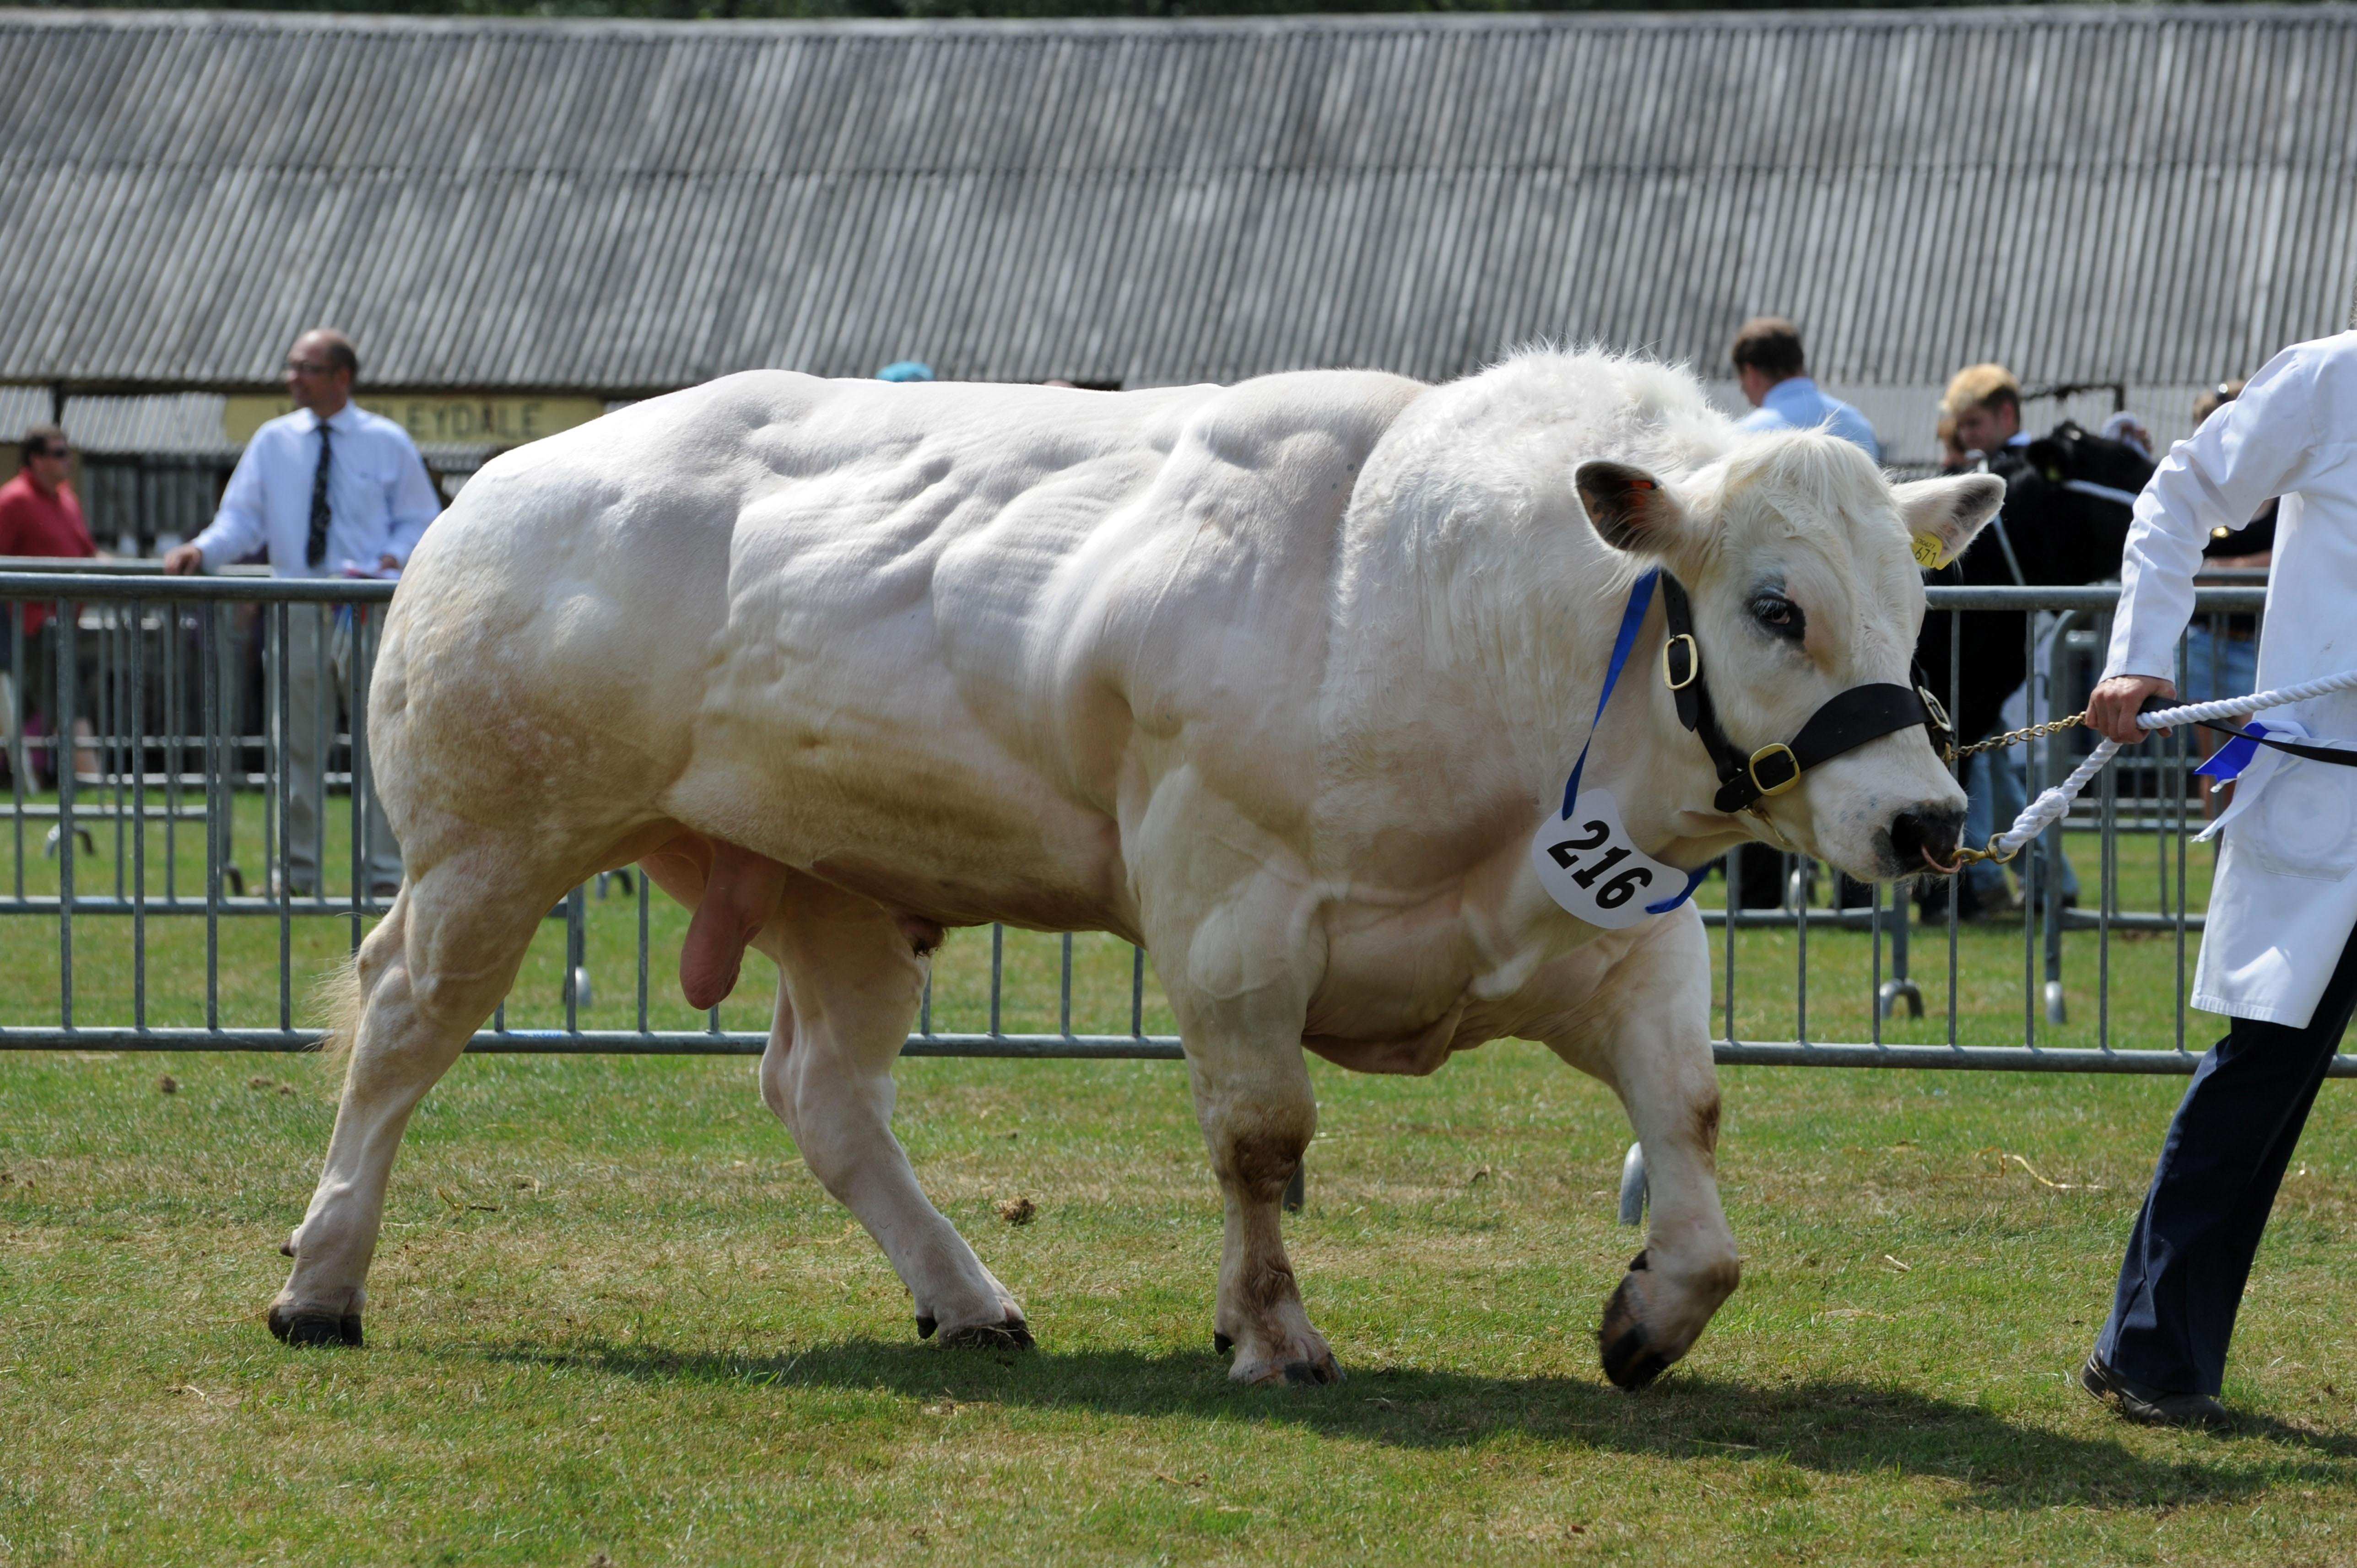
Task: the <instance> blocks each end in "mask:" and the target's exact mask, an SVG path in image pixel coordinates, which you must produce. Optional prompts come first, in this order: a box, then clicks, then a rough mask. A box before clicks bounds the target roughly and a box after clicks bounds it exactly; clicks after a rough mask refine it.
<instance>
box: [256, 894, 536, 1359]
mask: <svg viewBox="0 0 2357 1568" xmlns="http://www.w3.org/2000/svg"><path fill="white" fill-rule="evenodd" d="M565 886H566V883H565V878H564V877H563V876H561V875H559V876H553V877H535V876H530V875H525V866H524V865H523V864H522V862H521V861H520V860H519V859H518V858H517V857H515V856H513V855H510V854H500V853H498V852H496V851H493V850H481V851H479V852H477V853H475V854H459V855H455V856H452V857H450V858H447V859H445V860H442V861H440V862H439V863H437V864H436V865H433V866H431V867H430V868H428V869H427V870H426V871H425V873H424V874H423V875H422V876H419V877H417V878H416V879H414V880H413V881H411V882H409V883H407V884H405V885H404V886H403V888H402V890H401V894H400V896H399V897H396V898H395V899H394V900H393V908H392V910H391V911H390V912H389V913H388V914H387V915H386V916H385V918H383V919H382V921H380V922H379V923H378V925H377V927H376V929H374V930H372V931H371V932H370V933H369V935H368V938H367V940H364V941H363V942H361V950H360V955H359V958H358V960H357V961H356V962H355V964H354V966H353V971H352V974H351V977H350V978H351V982H352V983H353V984H354V986H355V988H356V994H354V995H351V996H350V997H349V998H347V999H346V1002H347V1005H345V1006H344V1007H342V1008H340V1009H339V1011H340V1012H342V1013H344V1014H345V1016H343V1017H340V1018H339V1019H338V1020H337V1021H336V1034H337V1036H339V1037H338V1038H337V1039H336V1040H334V1041H332V1042H331V1045H337V1044H344V1043H349V1045H350V1053H351V1054H350V1061H349V1062H348V1063H347V1064H346V1066H345V1069H344V1087H343V1096H342V1099H341V1101H339V1104H338V1106H337V1108H336V1130H335V1133H334V1134H333V1135H332V1136H331V1137H330V1138H329V1140H328V1158H327V1164H326V1165H325V1167H324V1168H323V1169H322V1170H321V1171H320V1173H319V1185H318V1188H317V1191H316V1192H314V1193H313V1194H312V1197H311V1207H310V1209H309V1210H308V1211H307V1213H306V1214H305V1215H304V1217H303V1223H302V1224H301V1225H300V1226H298V1227H297V1228H296V1230H295V1233H294V1235H293V1236H292V1237H291V1238H290V1239H289V1240H288V1241H287V1243H286V1246H285V1251H286V1252H287V1254H288V1255H289V1256H291V1257H293V1258H294V1260H295V1268H294V1272H293V1273H291V1274H290V1275H289V1276H288V1277H287V1281H286V1287H285V1289H284V1290H282V1291H280V1292H279V1293H278V1299H277V1300H276V1301H275V1302H274V1303H273V1304H272V1305H271V1308H270V1328H271V1332H272V1333H274V1334H275V1335H277V1336H278V1337H280V1338H281V1339H284V1340H285V1341H286V1342H287V1343H288V1344H290V1345H335V1344H342V1345H357V1344H359V1343H360V1342H361V1305H362V1301H363V1298H364V1295H365V1286H366V1282H367V1278H368V1270H369V1261H370V1259H371V1258H372V1257H373V1256H374V1255H375V1252H376V1241H377V1233H378V1230H380V1228H381V1227H382V1223H383V1219H384V1190H385V1182H386V1179H387V1178H388V1177H389V1176H390V1175H391V1174H392V1170H393V1155H394V1152H395V1151H396V1150H397V1149H398V1148H399V1147H400V1144H401V1134H402V1132H403V1130H404V1128H406V1127H407V1126H408V1124H409V1115H410V1112H412V1111H414V1110H415V1109H416V1108H417V1102H418V1101H420V1100H423V1099H424V1098H425V1091H426V1090H429V1089H431V1088H433V1087H434V1084H435V1082H436V1080H437V1079H440V1078H441V1076H442V1074H443V1073H444V1072H445V1071H447V1069H449V1066H450V1064H451V1063H452V1062H454V1061H456V1060H457V1059H458V1056H459V1053H460V1052H461V1051H463V1050H464V1049H465V1048H466V1045H467V1040H468V1036H471V1035H473V1034H474V1032H475V1030H476V1029H477V1028H478V1027H479V1026H481V1024H482V1022H483V1020H484V1019H485V1018H487V1017H489V1016H490V1013H491V1009H492V1008H494V1007H496V1006H497V1005H499V1002H500V997H502V996H504V995H506V994H507V991H508V987H509V984H510V983H511V982H512V981H513V980H514V978H515V972H516V969H517V967H518V965H519V964H521V963H522V960H523V955H524V950H525V949H526V948H528V947H529V946H530V945H531V943H532V938H533V932H534V931H535V930H537V929H539V925H540V919H541V917H542V916H543V915H544V914H546V913H547V911H548V908H549V906H550V905H551V904H552V903H554V901H555V899H557V898H558V897H562V896H563V893H564V889H565Z"/></svg>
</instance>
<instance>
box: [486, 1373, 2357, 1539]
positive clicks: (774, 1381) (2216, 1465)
mask: <svg viewBox="0 0 2357 1568" xmlns="http://www.w3.org/2000/svg"><path fill="white" fill-rule="evenodd" d="M485 1354H486V1355H487V1356H488V1357H490V1359H494V1360H498V1361H502V1362H506V1363H511V1364H530V1365H537V1366H544V1367H570V1368H578V1369H587V1370H590V1371H593V1372H598V1373H602V1374H605V1375H608V1376H613V1377H619V1378H628V1379H631V1380H640V1381H647V1382H658V1383H667V1384H737V1385H747V1386H763V1385H766V1386H771V1387H777V1388H785V1389H828V1390H837V1391H881V1392H886V1393H895V1394H899V1395H902V1396H904V1397H907V1398H909V1399H912V1400H927V1401H931V1400H938V1399H941V1398H942V1397H943V1396H947V1397H949V1398H951V1399H953V1400H955V1401H957V1402H960V1403H973V1404H991V1405H997V1406H1001V1407H1006V1408H1023V1409H1030V1410H1044V1411H1076V1412H1092V1413H1096V1414H1105V1415H1118V1416H1134V1417H1141V1418H1153V1417H1171V1416H1177V1417H1182V1418H1191V1419H1196V1420H1201V1421H1206V1422H1214V1421H1216V1422H1223V1423H1225V1422H1237V1421H1247V1422H1258V1423H1267V1424H1268V1425H1271V1426H1276V1427H1286V1428H1293V1429H1297V1430H1300V1431H1305V1432H1308V1433H1312V1434H1317V1435H1319V1436H1324V1437H1336V1438H1348V1439H1352V1440H1356V1441H1361V1442H1372V1443H1381V1444H1390V1445H1393V1446H1396V1447H1402V1448H1415V1449H1440V1448H1462V1447H1470V1446H1473V1445H1476V1444H1485V1443H1490V1442H1493V1441H1496V1440H1499V1439H1512V1440H1518V1441H1526V1442H1534V1443H1538V1444H1563V1445H1566V1446H1570V1447H1578V1448H1585V1449H1590V1450H1602V1451H1609V1452H1616V1453H1625V1454H1631V1455H1652V1456H1667V1457H1687V1458H1701V1457H1705V1456H1712V1457H1718V1458H1723V1459H1734V1460H1738V1461H1742V1460H1753V1461H1781V1462H1784V1463H1788V1464H1790V1465H1792V1466H1798V1467H1799V1468H1802V1469H1803V1470H1813V1471H1817V1472H1820V1473H1823V1474H1826V1475H1862V1474H1869V1473H1873V1472H1877V1471H1889V1470H1896V1471H1899V1472H1901V1473H1904V1474H1907V1475H1910V1476H1921V1477H1937V1478H1940V1479H1943V1480H1946V1481H1949V1482H1952V1483H1953V1484H1955V1485H1956V1486H1957V1487H1961V1488H1963V1491H1964V1498H1966V1499H1967V1500H1969V1501H1970V1502H1971V1503H1973V1504H1974V1505H1975V1506H1979V1507H1985V1508H1992V1509H2046V1508H2056V1507H2099V1508H2122V1507H2137V1508H2150V1507H2177V1506H2183V1505H2186V1504H2190V1503H2198V1502H2219V1501H2233V1500H2235V1499H2237V1498H2244V1497H2248V1496H2251V1495H2254V1494H2255V1493H2257V1492H2260V1491H2262V1490H2264V1489H2266V1488H2268V1487H2276V1486H2281V1485H2285V1484H2292V1483H2298V1482H2299V1481H2303V1480H2305V1481H2311V1482H2315V1481H2324V1482H2338V1483H2344V1484H2345V1483H2349V1482H2352V1481H2357V1438H2352V1437H2344V1436H2341V1435H2337V1434H2330V1433H2319V1432H2315V1431H2310V1430H2307V1429H2304V1428H2299V1427H2294V1426H2289V1425H2287V1424H2285V1423H2280V1422H2276V1421H2270V1420H2264V1419H2263V1420H2260V1421H2257V1422H2254V1423H2249V1424H2248V1425H2246V1427H2245V1428H2244V1432H2243V1434H2242V1436H2244V1437H2246V1438H2259V1439H2266V1440H2271V1441H2273V1442H2274V1443H2276V1444H2282V1445H2283V1446H2284V1447H2287V1448H2289V1449H2292V1450H2294V1452H2293V1453H2291V1454H2286V1453H2284V1452H2283V1451H2282V1450H2281V1449H2279V1448H2278V1449H2267V1448H2259V1447H2256V1446H2254V1445H2252V1444H2248V1443H2244V1442H2240V1441H2238V1440H2237V1439H2236V1438H2233V1437H2229V1438H2225V1439H2219V1438H2212V1437H2201V1436H2187V1437H2185V1438H2183V1439H2181V1441H2182V1442H2184V1443H2185V1444H2187V1447H2186V1450H2185V1452H2184V1453H2183V1454H2182V1455H2179V1456H2176V1457H2154V1456H2151V1455H2145V1454H2139V1453H2137V1452H2136V1451H2134V1450H2133V1449H2131V1448H2130V1447H2129V1446H2128V1445H2127V1444H2125V1443H2123V1442H2121V1441H2120V1440H2119V1439H2117V1438H2114V1437H2103V1438H2089V1437H2082V1436H2074V1435H2072V1434H2065V1433H2058V1432H2054V1431H2051V1430H2048V1429H2046V1428H2043V1427H2040V1426H2038V1425H2033V1424H2027V1423H2020V1422H2016V1421H2010V1420H2007V1419H2005V1418H2004V1417H2002V1416H1999V1415H1996V1414H1994V1413H1992V1412H1987V1411H1985V1410H1982V1409H1980V1408H1978V1407H1977V1406H1975V1405H1970V1404H1963V1403H1958V1402H1952V1401H1947V1400H1941V1399H1937V1398H1933V1397H1931V1396H1928V1395H1925V1394H1921V1393H1917V1392H1914V1391H1910V1390H1907V1389H1903V1388H1893V1387H1887V1386H1877V1385H1872V1384H1867V1383H1853V1382H1846V1381H1841V1380H1812V1381H1806V1382H1799V1381H1795V1382H1790V1383H1781V1384H1778V1385H1775V1386H1761V1385H1757V1384H1752V1383H1746V1382H1742V1381H1738V1380H1731V1379H1727V1378H1713V1377H1708V1376H1695V1375H1679V1374H1673V1375H1672V1376H1671V1377H1670V1378H1669V1379H1667V1380H1664V1381H1663V1383H1662V1384H1659V1385H1657V1386H1656V1387H1655V1388H1653V1389H1652V1390H1650V1391H1646V1392H1644V1393H1642V1394H1636V1395H1630V1394H1624V1393H1621V1392H1620V1391H1617V1390H1614V1389H1612V1388H1609V1387H1608V1386H1606V1385H1604V1384H1602V1383H1599V1382H1587V1381H1584V1380H1577V1379H1571V1378H1560V1377H1531V1378H1495V1377H1480V1376H1474V1375H1470V1374H1466V1373H1460V1372H1449V1371H1437V1370H1426V1369H1414V1368H1394V1369H1371V1370H1366V1371H1358V1372H1353V1373H1351V1379H1350V1380H1349V1381H1348V1382H1346V1383H1344V1384H1343V1385H1341V1386H1340V1387H1339V1388H1329V1389H1268V1390H1262V1389H1240V1388H1237V1387H1235V1386H1234V1385H1232V1384H1231V1383H1229V1382H1228V1381H1227V1380H1226V1359H1225V1358H1224V1357H1217V1356H1213V1355H1211V1353H1209V1352H1208V1351H1206V1352H1204V1353H1200V1354H1194V1353H1172V1354H1166V1355H1159V1356H1156V1355H1140V1354H1136V1353H1133V1352H1125V1351H1089V1350H1084V1351H1078V1352H1070V1353H1060V1352H1056V1351H1038V1352H1033V1353H1030V1354H1028V1355H1017V1354H1014V1353H1011V1352H999V1353H991V1352H963V1353H962V1352H954V1351H952V1352H944V1351H942V1350H940V1349H937V1348H931V1347H924V1346H919V1345H915V1344H906V1345H903V1344H897V1343H886V1342H877V1341H853V1342H849V1343H839V1344H832V1345H823V1346H816V1347H813V1348H810V1349H807V1350H803V1351H801V1352H799V1353H796V1354H791V1355H779V1356H748V1355H741V1354H727V1353H718V1352H711V1351H701V1350H680V1349H670V1348H663V1347H661V1346H651V1345H645V1344H629V1345H622V1344H616V1343H613V1342H611V1341H608V1340H602V1339H593V1340H588V1341H584V1342H576V1344H574V1345H572V1346H570V1347H569V1348H537V1347H533V1348H526V1347H516V1346H509V1347H503V1348H487V1349H486V1351H485Z"/></svg>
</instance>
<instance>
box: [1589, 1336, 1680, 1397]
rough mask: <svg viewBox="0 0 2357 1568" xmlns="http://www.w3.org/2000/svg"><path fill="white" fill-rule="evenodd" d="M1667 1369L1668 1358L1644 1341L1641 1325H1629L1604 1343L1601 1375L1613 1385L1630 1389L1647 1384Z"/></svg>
mask: <svg viewBox="0 0 2357 1568" xmlns="http://www.w3.org/2000/svg"><path fill="white" fill-rule="evenodd" d="M1669 1369H1670V1359H1669V1358H1668V1357H1666V1356H1663V1355H1662V1354H1661V1353H1660V1352H1659V1351H1656V1350H1654V1349H1653V1348H1651V1347H1650V1346H1648V1345H1647V1344H1646V1343H1645V1333H1644V1330H1643V1329H1641V1328H1631V1329H1630V1330H1628V1331H1627V1332H1626V1333H1623V1334H1622V1335H1621V1336H1620V1337H1619V1338H1617V1339H1613V1340H1610V1341H1609V1342H1608V1343H1607V1344H1606V1345H1605V1347H1604V1375H1605V1376H1606V1377H1608V1378H1609V1379H1611V1380H1612V1386H1613V1387H1615V1388H1618V1389H1625V1390H1627V1391H1629V1392H1631V1393H1635V1392H1636V1391H1638V1390H1640V1389H1642V1388H1647V1387H1650V1386H1651V1385H1652V1382H1653V1380H1655V1379H1657V1378H1659V1377H1660V1376H1661V1375H1662V1374H1663V1372H1666V1371H1668V1370H1669Z"/></svg>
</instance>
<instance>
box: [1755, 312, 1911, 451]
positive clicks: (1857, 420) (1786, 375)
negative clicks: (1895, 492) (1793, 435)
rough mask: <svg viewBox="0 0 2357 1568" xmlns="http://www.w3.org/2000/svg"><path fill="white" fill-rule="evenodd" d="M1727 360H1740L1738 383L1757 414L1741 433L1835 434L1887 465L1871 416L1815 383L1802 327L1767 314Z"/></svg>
mask: <svg viewBox="0 0 2357 1568" xmlns="http://www.w3.org/2000/svg"><path fill="white" fill-rule="evenodd" d="M1727 358H1728V359H1730V360H1734V361H1735V379H1736V381H1737V383H1738V385H1740V386H1741V387H1742V388H1743V399H1744V401H1745V402H1746V403H1749V404H1750V405H1751V412H1750V413H1747V414H1745V415H1744V416H1743V417H1742V418H1741V419H1740V420H1738V421H1737V422H1736V428H1738V429H1739V430H1816V429H1820V428H1822V429H1825V430H1830V431H1832V432H1833V433H1834V434H1835V435H1838V436H1840V437H1841V438H1842V439H1843V440H1845V441H1847V442H1850V443H1852V444H1854V445H1856V446H1862V447H1864V448H1865V449H1866V455H1867V456H1869V457H1871V458H1873V459H1874V460H1875V461H1876V462H1878V463H1879V462H1881V461H1882V443H1881V442H1879V441H1877V440H1876V439H1875V438H1874V426H1873V425H1871V424H1867V418H1866V415H1864V414H1862V413H1858V411H1857V410H1856V409H1854V408H1852V407H1851V406H1850V405H1849V404H1847V403H1843V402H1842V401H1841V400H1840V399H1838V398H1830V397H1827V396H1826V395H1825V394H1824V393H1823V392H1819V391H1818V390H1817V383H1816V382H1814V381H1811V380H1810V379H1809V365H1808V359H1807V356H1806V355H1804V354H1803V352H1802V350H1801V329H1800V328H1797V327H1795V326H1793V325H1792V323H1791V322H1789V321H1787V320H1785V319H1784V318H1783V317H1781V316H1761V317H1754V318H1753V319H1751V320H1749V321H1747V322H1745V323H1744V324H1743V330H1741V331H1740V332H1738V333H1737V334H1736V335H1735V342H1734V344H1733V345H1732V346H1731V347H1729V348H1728V349H1727Z"/></svg>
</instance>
